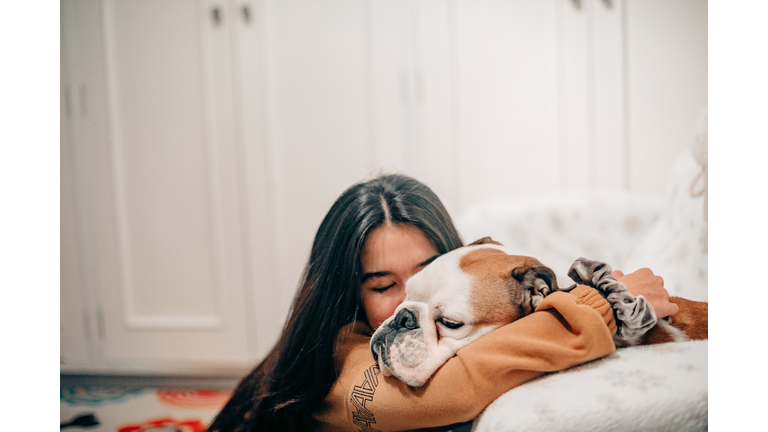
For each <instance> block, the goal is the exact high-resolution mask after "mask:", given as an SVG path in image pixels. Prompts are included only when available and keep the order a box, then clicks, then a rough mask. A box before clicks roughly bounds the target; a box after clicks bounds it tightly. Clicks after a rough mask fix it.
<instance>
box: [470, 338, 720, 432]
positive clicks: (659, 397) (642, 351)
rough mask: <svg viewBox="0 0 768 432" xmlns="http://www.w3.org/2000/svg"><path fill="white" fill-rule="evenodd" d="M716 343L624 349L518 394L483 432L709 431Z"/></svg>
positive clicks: (491, 411) (501, 401)
mask: <svg viewBox="0 0 768 432" xmlns="http://www.w3.org/2000/svg"><path fill="white" fill-rule="evenodd" d="M707 345H708V341H692V342H683V343H670V344H663V345H651V346H642V347H634V348H624V349H619V350H617V351H616V352H614V353H613V354H611V355H609V356H608V357H605V358H602V359H600V360H596V361H593V362H590V363H587V364H584V365H581V366H578V367H575V368H571V369H568V370H566V371H563V372H558V373H553V374H549V375H545V376H544V377H541V378H538V379H535V380H533V381H530V382H528V383H526V384H523V385H521V386H519V387H517V388H515V389H512V390H510V391H509V392H507V393H506V394H504V395H502V396H501V397H499V398H498V399H496V401H494V402H493V403H492V404H491V405H490V406H488V408H486V410H485V411H484V412H483V414H481V415H480V416H479V417H478V418H477V419H476V420H475V421H474V423H473V427H472V430H473V431H475V432H491V431H494V432H503V431H509V432H512V431H514V432H525V431H548V432H557V431H563V432H565V431H569V432H577V431H590V432H592V431H606V432H608V431H670V432H672V431H675V432H683V431H706V430H707V417H708V409H707V406H708V405H707Z"/></svg>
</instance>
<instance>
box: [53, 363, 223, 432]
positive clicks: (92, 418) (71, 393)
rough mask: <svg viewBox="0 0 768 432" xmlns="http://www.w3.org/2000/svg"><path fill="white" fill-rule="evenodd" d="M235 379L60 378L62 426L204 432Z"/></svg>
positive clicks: (128, 431)
mask: <svg viewBox="0 0 768 432" xmlns="http://www.w3.org/2000/svg"><path fill="white" fill-rule="evenodd" d="M236 384H237V380H236V379H221V378H200V377H189V378H185V377H174V378H163V377H103V376H101V377H100V376H64V375H62V376H61V381H60V422H61V429H62V430H71V431H78V430H88V431H94V432H101V431H104V432H107V431H109V432H177V431H178V432H203V431H205V429H206V428H207V426H208V424H210V422H211V421H212V420H213V418H214V417H215V415H216V413H218V412H219V410H220V409H221V408H222V407H223V406H224V404H225V403H226V402H227V400H229V397H230V395H231V390H232V389H234V387H235V386H236Z"/></svg>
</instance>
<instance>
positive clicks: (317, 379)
mask: <svg viewBox="0 0 768 432" xmlns="http://www.w3.org/2000/svg"><path fill="white" fill-rule="evenodd" d="M460 246H462V241H461V238H460V237H459V233H458V231H457V230H456V228H455V227H454V225H453V222H452V220H451V218H450V216H449V215H448V213H447V211H446V210H445V208H444V206H443V205H442V203H441V202H440V200H439V199H438V197H437V196H436V195H435V194H434V193H433V192H432V191H431V190H430V189H429V188H428V187H427V186H425V185H424V184H422V183H420V182H418V181H416V180H414V179H412V178H410V177H407V176H403V175H382V176H379V177H377V178H374V179H372V180H370V181H367V182H362V183H359V184H356V185H354V186H352V187H350V188H349V189H347V190H346V191H345V192H344V193H343V194H342V195H341V196H340V197H339V198H338V199H337V200H336V202H335V203H334V204H333V206H332V207H331V209H330V211H329V212H328V214H327V215H326V216H325V218H324V219H323V221H322V223H321V224H320V228H319V229H318V231H317V234H316V236H315V239H314V242H313V245H312V250H311V253H310V258H309V262H308V263H307V266H306V268H305V270H304V274H303V278H302V281H301V283H300V287H299V290H298V293H297V294H296V298H295V299H294V303H293V306H292V309H291V312H290V314H289V317H288V321H287V323H286V325H285V328H284V330H283V333H282V336H281V337H280V339H279V341H278V342H277V344H276V345H275V347H274V348H273V349H272V351H271V352H270V353H269V354H268V355H267V357H266V358H265V359H264V361H263V362H262V363H261V364H260V365H259V366H258V367H256V369H254V370H253V372H251V373H250V374H249V375H248V376H247V377H246V378H244V379H243V380H242V381H241V383H240V384H239V385H238V387H237V389H236V390H235V392H234V394H233V396H232V398H231V399H230V401H229V402H228V403H227V405H226V406H225V407H224V408H223V410H222V412H221V413H219V415H218V416H217V417H216V419H215V420H214V422H213V424H212V425H211V427H210V428H209V430H210V431H234V430H244V431H250V430H265V431H267V430H269V431H273V430H316V429H322V430H335V429H354V430H379V429H381V428H382V427H384V426H386V427H388V428H398V429H410V428H416V427H430V426H442V425H446V424H451V423H455V422H456V421H465V420H469V419H471V418H472V417H473V416H475V415H477V413H479V410H481V409H482V408H484V407H485V406H486V405H487V404H488V403H490V401H492V400H493V398H495V397H497V396H499V395H500V394H502V393H503V392H504V391H506V390H509V389H510V388H512V387H514V386H515V385H519V384H520V383H522V382H525V381H527V380H530V379H532V378H534V377H536V376H539V375H541V374H543V373H545V372H548V371H553V370H561V369H565V368H567V367H570V366H573V365H576V364H580V363H583V362H585V361H589V360H592V359H594V358H598V357H601V356H604V355H607V354H609V353H610V352H612V351H613V349H614V347H613V343H612V340H611V338H612V335H613V333H615V328H616V325H615V323H614V322H613V314H612V311H611V309H610V306H609V305H608V303H607V302H606V301H605V300H604V299H602V297H600V296H599V294H597V291H594V290H592V289H591V288H586V287H584V288H583V289H582V291H581V292H580V291H579V289H576V290H574V292H575V293H576V294H574V295H566V294H565V293H563V294H564V295H565V297H567V298H563V299H561V297H557V299H561V302H562V304H559V305H554V306H552V311H550V313H538V312H537V313H534V314H532V315H530V316H528V317H525V318H523V319H521V320H518V321H517V322H516V323H517V324H516V323H513V324H510V325H508V326H505V327H502V328H501V329H499V330H496V331H494V332H492V333H491V334H489V335H487V336H485V337H484V338H483V339H481V340H480V341H478V342H476V343H475V344H473V345H471V346H470V347H467V348H465V349H464V350H461V351H459V354H460V356H458V357H456V358H454V359H451V360H449V362H448V363H446V365H444V367H443V368H441V370H440V371H438V373H437V374H435V376H434V377H433V379H432V381H431V382H430V383H429V384H427V385H426V386H424V387H422V388H420V389H410V388H407V386H404V384H403V383H401V382H399V381H398V380H396V379H394V378H384V377H383V376H380V375H378V369H376V368H375V367H373V365H374V362H373V357H372V355H371V354H370V351H369V350H368V349H367V341H368V340H369V338H370V335H371V334H372V332H373V330H375V329H376V328H377V327H378V326H379V324H381V322H382V321H383V320H384V319H386V318H387V317H389V316H390V315H391V314H392V313H393V312H394V310H395V308H396V307H397V306H398V305H399V304H400V303H401V302H402V301H403V299H404V298H405V287H404V285H405V281H406V280H407V279H408V278H409V277H410V276H412V275H413V274H414V273H415V272H417V271H418V270H420V269H421V268H423V267H424V266H426V265H427V264H428V263H429V262H430V261H431V260H432V259H434V258H435V257H437V256H439V255H440V254H444V253H446V252H449V251H451V250H453V249H456V248H458V247H460ZM622 281H623V282H625V284H627V285H628V288H629V289H630V291H631V292H632V293H633V294H635V295H637V294H639V293H640V292H639V291H638V290H640V291H642V294H644V295H645V296H646V298H648V300H649V301H650V302H651V303H652V304H653V306H654V307H655V308H656V309H657V314H658V315H659V317H660V318H661V317H663V316H665V315H667V314H669V312H674V311H668V312H665V310H664V309H665V308H669V307H670V306H669V305H670V304H669V303H668V302H665V296H666V290H664V289H663V285H662V283H661V281H660V278H658V277H654V276H652V273H650V271H648V270H647V269H646V270H645V271H642V272H636V273H633V274H631V275H629V276H628V277H627V278H625V279H623V280H622ZM643 290H644V291H643ZM579 293H580V294H579ZM577 294H578V295H580V296H581V297H577ZM649 297H650V298H649ZM545 300H546V299H545ZM672 306H673V307H674V305H672ZM561 309H562V310H561ZM532 317H533V318H532ZM569 317H570V318H569ZM563 319H565V321H566V322H567V324H568V325H567V326H566V325H563V323H562V320H563ZM519 323H522V324H519ZM515 324H516V325H515ZM513 325H514V326H513ZM542 331H543V333H542ZM486 340H487V342H486ZM532 340H540V341H541V342H533V345H530V344H529V343H530V341H532ZM481 342H482V343H481ZM483 343H485V344H486V345H488V348H485V349H487V350H489V351H488V352H494V353H497V354H499V355H497V356H495V357H494V358H493V359H488V360H486V359H485V355H482V356H478V355H474V354H472V353H474V352H477V351H482V350H483ZM539 343H541V344H549V345H548V346H557V347H558V348H557V349H556V350H554V351H552V352H550V353H548V354H546V355H540V354H538V353H539V352H540V351H541V346H539V345H537V344H539ZM521 344H522V345H521ZM511 346H514V347H518V346H525V347H527V349H528V351H525V350H523V351H521V352H518V353H515V354H514V355H510V354H508V352H510V347H511ZM584 346H586V347H587V348H584ZM462 351H465V352H467V353H468V355H469V357H468V358H462V357H464V356H463V354H464V353H463V352H462ZM521 361H522V363H520V362H521ZM510 365H511V366H510ZM518 366H519V367H518ZM472 368H475V369H476V370H488V371H490V373H491V374H496V373H500V374H503V375H504V376H503V377H502V378H501V379H497V377H494V376H486V377H483V376H482V373H481V374H480V375H478V374H474V375H473V376H469V375H468V373H469V372H472V371H474V370H475V369H472ZM478 368H479V369H478ZM451 373H452V374H453V376H450V374H451ZM441 374H442V375H441ZM456 374H458V375H460V376H461V377H463V380H462V379H458V380H457V379H456ZM443 376H445V378H443ZM456 384H460V385H462V386H470V387H476V388H474V390H477V391H478V394H477V395H476V396H475V397H470V398H471V399H472V403H470V404H466V403H464V404H462V405H461V409H460V410H458V409H457V408H458V407H459V405H458V404H459V402H458V401H457V400H456V391H453V390H452V385H456ZM354 388H357V389H358V393H354V391H353V389H354ZM374 392H376V395H375V398H374V396H373V393H374ZM377 404H378V405H377ZM467 406H469V408H466V407H467ZM374 407H375V408H374ZM425 410H426V412H425ZM430 410H431V412H430Z"/></svg>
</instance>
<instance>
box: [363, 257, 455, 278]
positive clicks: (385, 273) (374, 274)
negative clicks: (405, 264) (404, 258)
mask: <svg viewBox="0 0 768 432" xmlns="http://www.w3.org/2000/svg"><path fill="white" fill-rule="evenodd" d="M439 256H440V254H437V255H434V256H431V257H429V258H428V259H426V260H425V261H423V262H420V263H419V264H418V265H417V266H416V268H421V267H425V266H427V265H428V264H429V263H431V262H432V261H434V260H435V259H436V258H437V257H439ZM391 274H392V272H391V271H378V272H368V273H366V274H364V275H363V279H362V281H361V283H363V282H365V281H367V280H368V279H371V278H378V277H384V276H389V275H391Z"/></svg>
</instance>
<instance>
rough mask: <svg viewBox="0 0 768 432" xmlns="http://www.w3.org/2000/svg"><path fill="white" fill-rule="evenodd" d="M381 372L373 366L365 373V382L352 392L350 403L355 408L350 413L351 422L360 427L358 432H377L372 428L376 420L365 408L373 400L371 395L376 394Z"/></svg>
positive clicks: (377, 431)
mask: <svg viewBox="0 0 768 432" xmlns="http://www.w3.org/2000/svg"><path fill="white" fill-rule="evenodd" d="M380 373H381V371H380V370H379V367H378V366H377V365H373V366H371V367H370V368H368V370H366V371H365V373H364V375H365V381H363V383H362V384H361V385H359V386H355V388H354V389H353V390H352V398H351V399H350V402H352V405H353V406H354V408H355V411H354V412H353V413H352V422H353V423H354V424H355V425H356V426H359V427H360V432H379V430H378V429H376V428H374V427H373V425H375V424H376V419H375V418H374V416H373V413H372V412H371V411H369V410H368V408H366V407H365V405H366V403H367V402H369V401H372V400H373V394H374V393H376V387H377V386H378V385H379V374H380Z"/></svg>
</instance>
